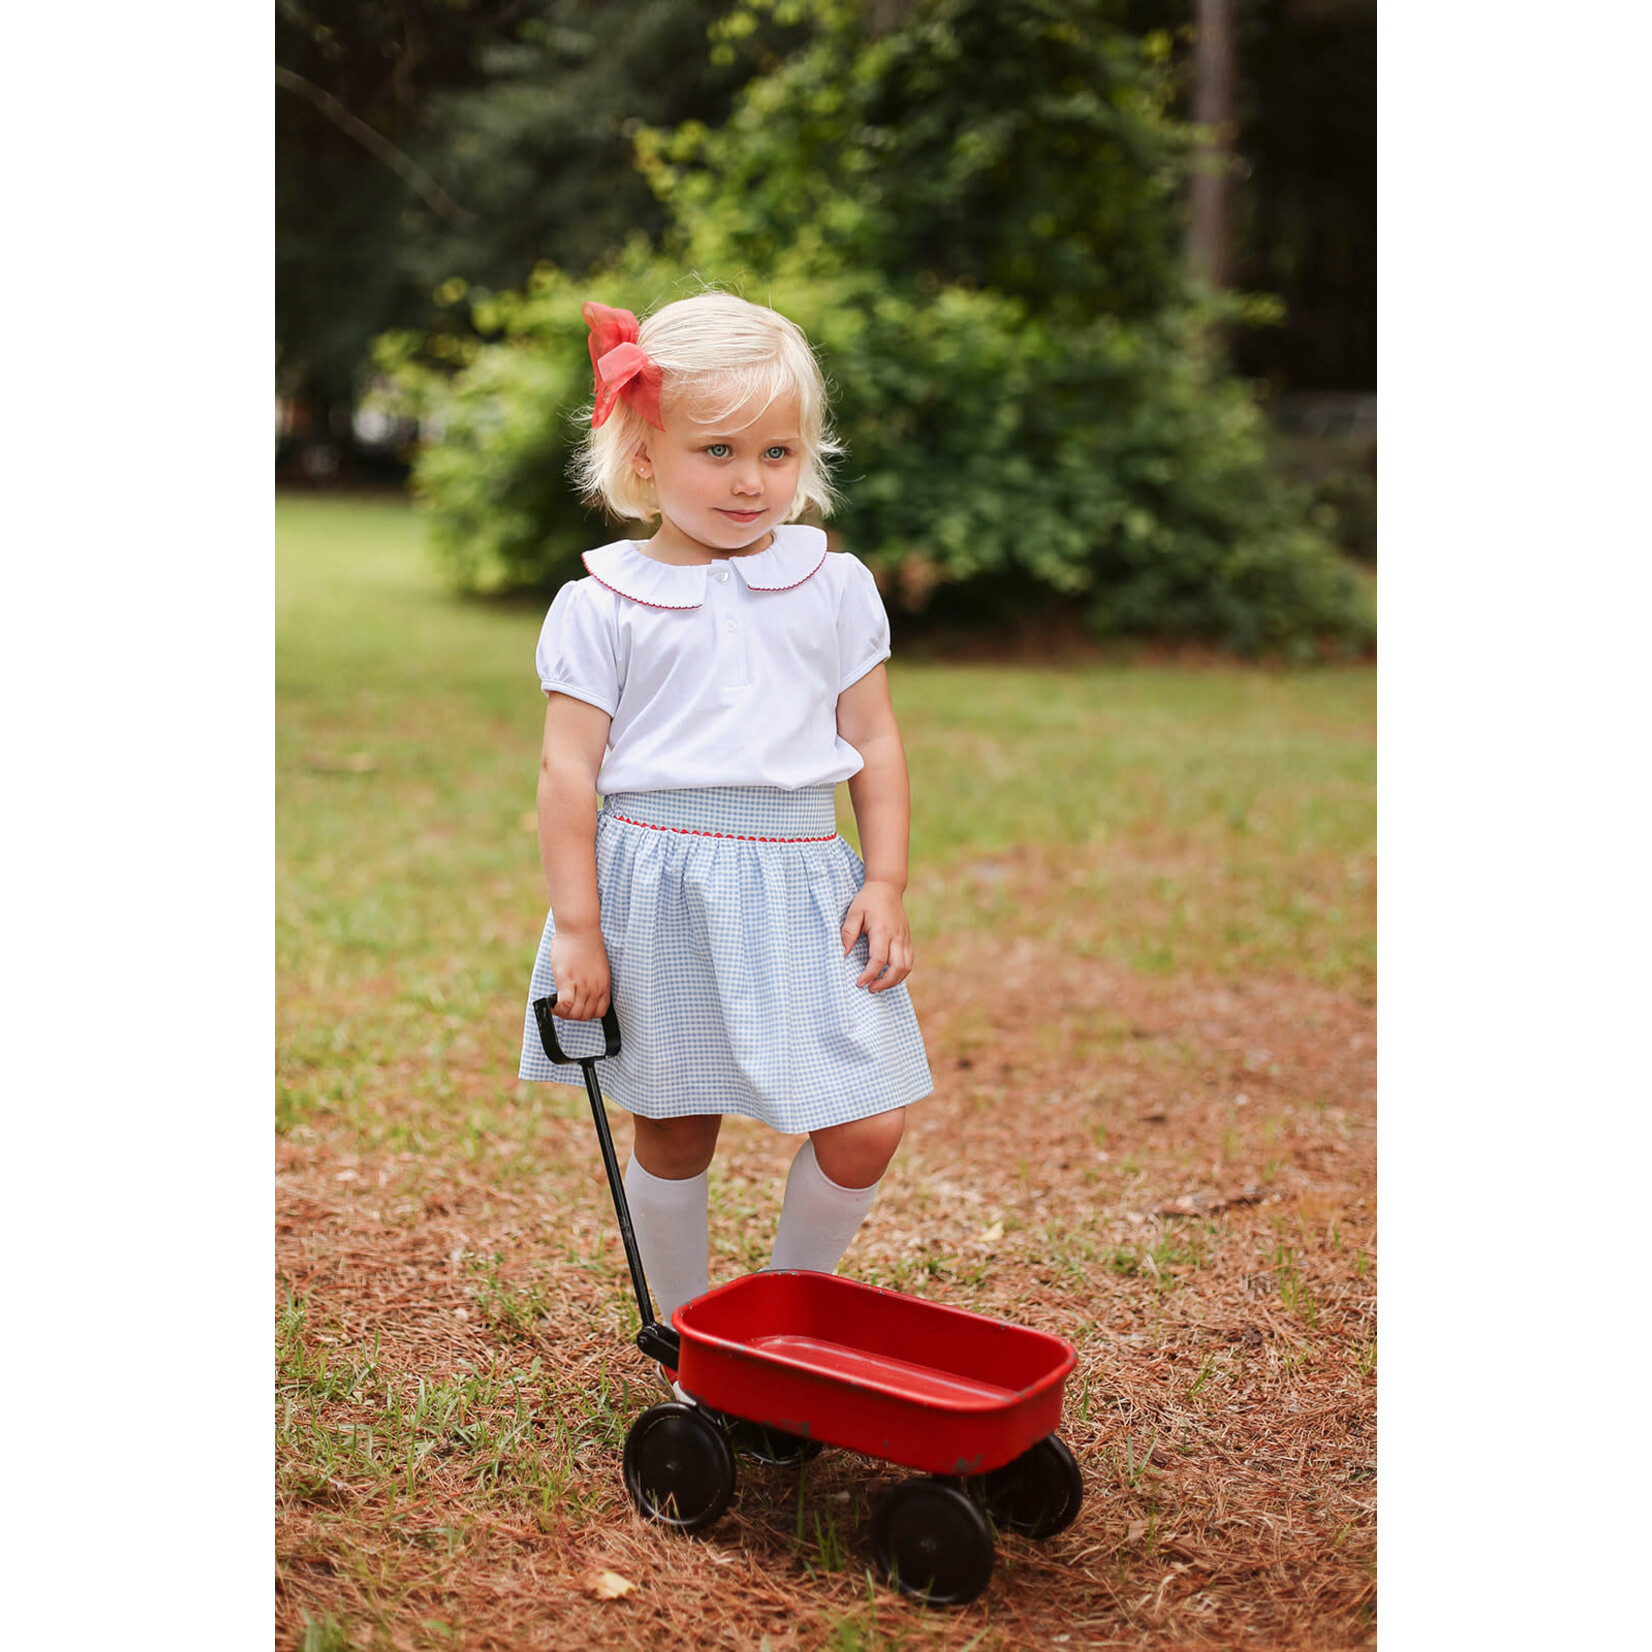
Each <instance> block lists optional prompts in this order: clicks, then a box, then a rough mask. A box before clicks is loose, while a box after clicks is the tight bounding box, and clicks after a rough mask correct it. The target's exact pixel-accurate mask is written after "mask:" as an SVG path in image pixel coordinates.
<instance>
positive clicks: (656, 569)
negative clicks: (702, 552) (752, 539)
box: [581, 522, 826, 608]
mask: <svg viewBox="0 0 1652 1652" xmlns="http://www.w3.org/2000/svg"><path fill="white" fill-rule="evenodd" d="M581 560H582V561H583V562H584V564H585V571H586V572H587V573H588V574H590V576H591V577H592V579H594V580H595V581H596V582H597V583H598V584H599V585H605V586H606V587H607V588H608V589H609V590H610V591H617V592H618V593H619V594H620V595H621V596H622V597H629V598H630V599H631V601H633V602H640V603H641V604H642V605H643V606H644V607H645V608H698V607H699V606H700V604H701V603H703V602H704V601H705V599H706V575H707V574H708V573H710V572H711V570H712V569H713V568H721V567H729V568H733V569H734V570H735V572H736V573H738V574H739V576H740V578H741V579H742V580H744V581H745V585H746V589H747V590H748V591H790V590H792V589H793V588H794V587H795V586H798V585H801V584H803V582H804V581H805V580H808V579H812V578H813V577H814V576H815V575H816V574H817V573H819V572H820V570H821V567H822V566H823V565H824V563H825V561H826V535H825V534H824V533H822V532H821V531H820V529H819V528H808V527H803V526H802V525H801V524H799V523H796V522H784V523H782V524H781V525H780V526H779V527H778V528H776V529H775V530H774V542H773V543H772V544H771V545H769V546H768V548H767V549H766V550H761V551H758V552H756V553H755V554H754V555H752V556H731V557H729V558H728V559H727V560H726V562H724V561H719V562H715V563H698V564H696V565H694V566H693V567H681V566H679V565H677V564H675V563H671V562H656V561H655V560H654V558H653V557H651V556H647V555H645V554H644V553H643V552H642V551H640V550H638V549H637V546H636V544H635V542H634V541H632V540H629V539H616V540H615V541H614V543H613V544H611V545H602V546H599V547H598V548H597V549H596V550H594V551H587V552H586V553H585V555H584V557H583V558H581Z"/></svg>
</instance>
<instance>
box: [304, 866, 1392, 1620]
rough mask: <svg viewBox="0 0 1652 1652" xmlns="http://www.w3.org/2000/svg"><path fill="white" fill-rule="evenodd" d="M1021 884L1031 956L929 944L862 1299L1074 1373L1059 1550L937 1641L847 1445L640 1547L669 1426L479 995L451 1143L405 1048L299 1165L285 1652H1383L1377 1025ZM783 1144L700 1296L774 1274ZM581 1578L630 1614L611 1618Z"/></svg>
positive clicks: (868, 1481) (589, 1172) (506, 1022)
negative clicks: (869, 1294) (923, 1061)
mask: <svg viewBox="0 0 1652 1652" xmlns="http://www.w3.org/2000/svg"><path fill="white" fill-rule="evenodd" d="M1048 870H1049V869H1048V868H1047V867H1046V868H1045V869H1044V871H1045V872H1046V873H1047V872H1048ZM1005 892H1006V891H1003V890H1000V891H995V893H1000V894H1001V893H1005ZM1007 893H1008V894H1009V895H1010V896H1012V897H1013V898H1014V899H1015V900H1017V901H1018V902H1019V903H1020V907H1021V911H1020V919H1021V921H1020V922H1019V923H1018V925H1017V929H1018V930H1019V932H1020V935H1021V938H1020V939H1019V940H1017V941H1015V942H1014V943H1013V946H1012V948H1011V950H1010V951H1009V952H1008V955H1007V957H1000V958H998V959H996V960H995V961H994V962H993V963H992V965H991V967H990V968H989V967H987V965H986V963H985V961H984V959H983V954H982V942H981V937H980V935H979V934H978V933H971V932H966V931H964V930H954V931H953V932H952V933H950V934H943V935H940V936H939V937H937V938H934V939H931V940H929V941H928V942H927V944H926V945H925V948H924V952H923V955H922V957H921V958H920V969H919V972H918V974H917V975H916V976H915V978H914V981H913V995H914V998H915V1001H916V1003H917V1007H918V1011H919V1015H920V1018H921V1020H922V1023H923V1026H924V1029H925V1034H926V1039H927V1042H928V1046H929V1050H930V1054H931V1059H932V1063H933V1066H934V1070H935V1079H936V1093H935V1095H934V1096H933V1097H931V1098H930V1099H929V1100H927V1101H925V1102H922V1103H920V1104H919V1105H917V1106H916V1107H914V1108H913V1109H912V1112H911V1114H910V1115H909V1125H908V1134H907V1139H906V1142H905V1144H904V1146H903V1147H902V1150H901V1152H900V1154H899V1155H898V1157H897V1159H896V1162H895V1164H894V1166H893V1167H892V1169H891V1172H890V1174H889V1176H888V1178H887V1180H886V1183H885V1187H884V1191H883V1194H882V1196H881V1198H880V1200H879V1203H878V1205H877V1207H876V1209H875V1210H874V1212H873V1214H872V1216H871V1217H870V1219H869V1220H868V1222H867V1225H866V1227H865V1228H864V1229H863V1231H862V1233H861V1235H860V1236H859V1238H858V1239H857V1241H856V1243H855V1245H854V1247H853V1249H852V1250H851V1251H850V1253H849V1256H848V1258H847V1259H846V1262H845V1271H846V1272H850V1273H852V1274H854V1275H856V1276H857V1277H861V1278H865V1279H869V1280H872V1281H875V1282H877V1283H882V1284H889V1285H893V1286H896V1287H899V1288H902V1289H907V1290H912V1291H915V1292H917V1293H919V1294H921V1295H924V1296H928V1297H931V1298H933V1299H935V1300H938V1301H945V1302H954V1303H958V1304H960V1305H964V1306H968V1307H971V1308H975V1309H979V1310H982V1311H985V1312H988V1313H993V1314H1002V1315H1006V1316H1011V1317H1014V1318H1016V1319H1018V1320H1021V1321H1023V1322H1025V1323H1027V1324H1030V1325H1034V1326H1038V1327H1041V1328H1045V1329H1048V1330H1052V1331H1057V1332H1059V1333H1061V1334H1063V1335H1065V1336H1067V1337H1068V1338H1070V1339H1071V1340H1072V1341H1073V1342H1074V1343H1075V1344H1076V1346H1077V1347H1078V1350H1079V1356H1080V1358H1079V1366H1078V1370H1077V1371H1076V1372H1075V1373H1074V1375H1073V1377H1072V1379H1071V1381H1070V1382H1069V1385H1068V1389H1067V1400H1066V1411H1065V1417H1064V1422H1063V1426H1062V1436H1063V1438H1064V1439H1065V1440H1066V1441H1067V1442H1068V1444H1069V1445H1070V1446H1071V1447H1072V1449H1073V1451H1074V1452H1075V1454H1076V1456H1077V1458H1078V1461H1079V1463H1080V1465H1081V1468H1082V1470H1083V1474H1084V1486H1085V1502H1084V1507H1083V1511H1082V1513H1081V1514H1080V1516H1079V1518H1078V1520H1077V1521H1076V1523H1075V1524H1074V1525H1073V1526H1072V1527H1071V1528H1069V1529H1068V1530H1067V1531H1066V1532H1065V1533H1062V1534H1061V1535H1060V1536H1058V1537H1056V1538H1055V1539H1053V1540H1052V1541H1050V1542H1048V1543H1045V1544H1034V1543H1030V1542H1026V1541H1023V1540H1021V1539H1018V1538H1015V1537H1001V1538H1000V1540H999V1546H998V1565H997V1570H996V1572H995V1574H994V1578H993V1581H992V1584H991V1587H990V1588H989V1589H988V1590H987V1592H986V1593H985V1595H984V1596H983V1597H982V1598H981V1599H980V1600H979V1601H977V1602H976V1603H975V1604H973V1605H972V1606H970V1607H967V1608H964V1609H962V1610H958V1611H944V1610H930V1611H925V1610H924V1609H922V1608H920V1607H917V1606H915V1605H913V1604H911V1603H908V1602H906V1601H904V1600H901V1599H899V1598H898V1597H896V1596H895V1595H894V1594H893V1593H891V1592H890V1591H889V1590H887V1589H885V1588H883V1587H881V1586H879V1585H875V1584H873V1583H872V1582H870V1581H869V1578H868V1575H867V1572H866V1553H865V1534H866V1526H867V1518H868V1507H869V1499H870V1498H871V1496H872V1495H873V1494H875V1492H876V1491H877V1489H878V1488H879V1487H880V1486H881V1485H884V1484H887V1483H889V1481H890V1479H891V1478H892V1477H893V1475H894V1473H895V1471H892V1470H889V1469H888V1468H887V1467H885V1466H883V1465H879V1464H877V1463H874V1462H869V1461H866V1460H863V1459H859V1458H854V1457H850V1456H847V1455H845V1454H842V1453H835V1452H828V1453H826V1454H825V1456H823V1457H822V1458H821V1459H820V1460H819V1461H818V1462H817V1463H815V1464H812V1465H810V1467H809V1469H808V1472H807V1475H806V1477H805V1478H804V1479H803V1482H802V1484H801V1486H800V1483H799V1476H798V1474H797V1473H796V1472H795V1471H787V1470H781V1469H773V1468H762V1467H758V1466H756V1465H751V1464H746V1463H742V1465H741V1469H740V1480H739V1487H738V1490H737V1493H736V1499H735V1503H734V1505H733V1507H732V1509H731V1511H730V1512H729V1514H727V1515H725V1516H724V1518H723V1519H722V1520H721V1521H719V1522H718V1524H717V1525H716V1526H714V1527H713V1528H712V1529H711V1531H710V1533H709V1534H708V1535H707V1536H705V1537H702V1538H697V1539H684V1538H681V1537H676V1536H673V1535H670V1534H668V1533H666V1532H663V1531H660V1530H658V1529H655V1528H651V1527H650V1526H648V1525H645V1524H644V1523H643V1522H642V1521H641V1520H640V1519H639V1518H638V1517H637V1516H636V1515H635V1514H634V1513H633V1512H632V1510H631V1508H630V1506H629V1504H628V1503H627V1501H626V1498H625V1495H624V1492H623V1489H622V1487H621V1483H620V1476H619V1467H618V1462H619V1448H620V1444H621V1441H622V1439H623V1434H624V1430H625V1427H626V1426H627V1424H628V1422H629V1420H630V1419H631V1418H632V1417H633V1416H635V1415H636V1413H637V1412H638V1411H640V1410H641V1409H642V1408H643V1407H644V1406H645V1405H647V1404H650V1403H652V1402H653V1400H654V1399H655V1398H657V1397H658V1396H657V1395H656V1394H655V1393H654V1392H653V1391H652V1389H651V1387H650V1385H649V1383H648V1380H647V1376H646V1372H645V1370H644V1367H643V1364H642V1361H641V1359H640V1356H638V1355H637V1354H636V1353H635V1352H634V1351H633V1350H631V1349H630V1347H629V1339H630V1336H631V1334H632V1331H633V1329H634V1323H635V1309H634V1306H633V1305H632V1304H631V1302H630V1300H629V1297H628V1294H627V1282H626V1277H625V1270H624V1267H623V1263H622V1260H621V1253H620V1250H619V1245H618V1241H617V1237H616V1235H615V1232H614V1223H613V1217H612V1212H611V1208H610V1206H609V1203H608V1193H607V1189H606V1185H605V1183H604V1181H603V1178H602V1174H601V1167H600V1162H599V1160H598V1156H597V1153H596V1149H595V1143H594V1141H593V1139H592V1133H591V1128H590V1123H589V1118H588V1115H587V1113H586V1111H585V1102H584V1098H583V1095H582V1094H580V1093H578V1092H575V1091H572V1090H566V1089H560V1088H555V1087H529V1086H521V1087H519V1088H514V1089H513V1088H512V1087H511V1086H510V1085H509V1084H508V1082H502V1081H501V1079H500V1076H499V1075H500V1073H501V1071H504V1070H509V1069H508V1068H507V1067H506V1065H505V1064H506V1063H508V1062H513V1061H514V1046H515V1040H516V1037H517V1034H518V1030H519V1025H520V1023H519V1020H518V1016H519V1013H520V1012H519V1009H518V1008H517V1005H516V1003H515V1000H514V997H513V995H511V994H509V993H503V994H500V1001H499V1004H498V1008H497V1013H493V1012H490V1014H489V1018H488V1019H487V1020H486V1023H485V1024H484V1025H478V1026H475V1027H473V1028H472V1029H470V1030H469V1031H468V1032H466V1033H463V1034H461V1035H460V1036H458V1037H456V1038H454V1039H453V1040H452V1041H451V1042H450V1043H449V1045H448V1046H447V1048H446V1049H445V1051H444V1053H443V1056H442V1059H443V1061H444V1062H446V1063H448V1064H450V1065H452V1066H454V1067H455V1068H456V1072H457V1079H456V1082H457V1084H458V1088H459V1091H460V1093H461V1094H462V1095H463V1096H464V1097H465V1098H467V1100H472V1101H474V1104H475V1105H474V1108H473V1111H472V1112H471V1114H470V1123H469V1126H468V1127H467V1128H463V1129H457V1130H456V1129H455V1128H454V1126H453V1125H452V1123H451V1121H448V1122H445V1123H444V1122H441V1121H438V1120H436V1119H435V1118H434V1116H427V1117H422V1118H421V1116H420V1114H419V1108H420V1107H421V1106H422V1105H423V1104H422V1103H420V1102H419V1101H418V1100H417V1099H416V1098H417V1095H418V1085H417V1083H416V1078H417V1074H418V1071H419V1069H420V1067H421V1063H424V1062H427V1061H428V1059H429V1058H428V1056H427V1055H426V1054H425V1053H424V1052H422V1051H420V1050H418V1049H417V1048H416V1047H413V1046H409V1047H410V1048H412V1049H413V1053H411V1054H404V1055H402V1056H399V1057H395V1056H390V1055H389V1054H387V1055H386V1058H385V1059H384V1060H382V1061H380V1062H378V1063H376V1064H374V1065H372V1066H371V1068H370V1076H369V1077H368V1078H367V1079H365V1080H364V1081H363V1089H362V1091H361V1093H360V1095H359V1096H358V1097H357V1098H355V1100H354V1102H353V1103H352V1105H353V1107H354V1109H355V1117H356V1122H355V1123H354V1125H352V1126H351V1127H348V1128H347V1127H346V1126H345V1125H344V1124H343V1123H340V1122H337V1121H336V1120H334V1121H329V1120H328V1119H327V1118H325V1117H318V1118H317V1119H316V1120H315V1121H314V1122H313V1123H312V1124H307V1125H301V1126H299V1127H298V1128H295V1129H292V1130H290V1131H288V1132H287V1133H286V1134H285V1135H284V1136H283V1137H282V1139H281V1143H280V1146H279V1149H278V1155H279V1158H278V1171H279V1177H278V1188H279V1191H278V1216H279V1238H278V1255H277V1260H278V1269H279V1282H280V1300H281V1303H282V1308H281V1347H280V1360H279V1398H278V1448H277V1478H278V1521H277V1550H278V1566H277V1637H278V1643H279V1645H281V1646H282V1647H293V1648H298V1647H303V1648H306V1649H308V1652H326V1649H330V1648H342V1647H345V1646H373V1647H395V1648H424V1647H432V1648H434V1647H454V1646H463V1647H466V1648H473V1649H476V1652H484V1649H491V1648H501V1649H503V1648H512V1649H514V1648H557V1649H561V1648H570V1649H571V1648H579V1649H582V1652H583V1649H585V1648H590V1647H639V1648H679V1647H680V1648H694V1649H700V1648H706V1649H710V1648H729V1649H735V1648H739V1649H742V1652H745V1649H751V1652H756V1649H759V1648H771V1649H773V1652H782V1649H790V1648H798V1649H803V1648H810V1649H812V1648H841V1649H848V1648H856V1647H912V1648H920V1647H922V1648H929V1647H934V1648H956V1649H960V1652H962V1649H965V1648H972V1649H973V1648H979V1649H981V1652H987V1649H990V1648H1006V1649H1008V1648H1022V1647H1035V1646H1036V1647H1044V1646H1052V1647H1054V1646H1071V1647H1081V1646H1115V1647H1154V1648H1161V1647H1178V1648H1179V1647H1201V1646H1210V1647H1256V1648H1268V1649H1270V1652H1293V1649H1296V1648H1308V1647H1315V1648H1320V1647H1349V1646H1357V1645H1366V1644H1369V1643H1370V1642H1371V1641H1372V1639H1373V1638H1374V1618H1375V1580H1374V1562H1375V1516H1374V1497H1375V1478H1374V1476H1375V1446H1376V1439H1375V1370H1374V1367H1375V1351H1376V1340H1375V1338H1376V1329H1375V1291H1374V1277H1375V1275H1374V1258H1375V1189H1374V1142H1375V1125H1374V1071H1375V1069H1374V1058H1375V1048H1374V1044H1375V1040H1374V1012H1373V1011H1372V1009H1371V1008H1370V1006H1369V1004H1368V1002H1366V1001H1365V998H1364V997H1363V995H1362V994H1361V993H1359V992H1358V991H1354V990H1349V989H1345V988H1331V987H1326V986H1319V985H1315V984H1312V983H1310V982H1306V981H1304V980H1300V979H1295V978H1293V977H1291V976H1288V975H1284V974H1281V973H1279V972H1275V973H1273V974H1271V975H1258V974H1253V975H1247V976H1246V977H1245V978H1244V979H1243V980H1242V982H1241V983H1239V984H1229V985H1221V984H1217V983H1216V982H1215V981H1214V980H1213V979H1206V980H1202V981H1201V980H1200V979H1198V978H1195V977H1194V976H1191V975H1189V974H1186V973H1179V974H1175V975H1154V974H1151V973H1141V972H1138V971H1134V970H1131V969H1129V968H1127V967H1125V966H1124V965H1123V964H1122V963H1119V962H1115V961H1112V960H1109V959H1106V958H1102V957H1096V956H1089V957H1086V956H1084V955H1083V952H1084V950H1086V949H1080V948H1076V947H1075V946H1074V945H1072V944H1071V938H1070V936H1068V935H1066V934H1065V933H1064V932H1063V931H1062V925H1063V922H1064V919H1063V916H1062V914H1063V908H1064V906H1065V905H1067V904H1069V903H1068V902H1067V899H1066V897H1065V895H1064V893H1063V890H1062V886H1061V883H1060V880H1059V877H1050V876H1044V875H1041V874H1039V873H1038V872H1037V869H1035V870H1034V872H1033V873H1029V874H1027V875H1026V876H1024V877H1022V878H1021V879H1020V881H1019V882H1017V883H1015V884H1014V885H1013V886H1012V887H1011V888H1009V889H1008V891H1007ZM529 945H530V948H531V940H530V942H529ZM381 990H382V991H383V992H385V993H390V992H391V991H392V990H393V989H392V987H391V986H390V985H389V984H386V983H381ZM333 1010H334V1012H335V1013H337V1014H338V1015H340V1016H341V1017H343V1018H348V1016H349V1014H350V1006H349V1005H348V1004H344V1005H334V1006H333ZM410 1097H412V1098H413V1099H409V1098H410ZM375 1118H376V1119H378V1120H379V1121H381V1123H382V1122H383V1121H385V1120H389V1119H391V1118H395V1119H396V1120H397V1121H398V1123H397V1127H396V1128H395V1129H390V1128H379V1129H376V1130H375V1129H374V1128H370V1127H369V1128H364V1127H363V1125H362V1121H363V1120H366V1121H368V1122H369V1124H370V1123H371V1121H372V1120H374V1119H375ZM614 1119H615V1126H616V1137H617V1139H618V1141H619V1145H620V1150H621V1154H622V1156H623V1154H624V1152H625V1149H626V1143H627V1140H628V1137H629V1130H628V1127H627V1125H626V1119H625V1115H624V1114H623V1113H620V1112H618V1111H617V1110H616V1112H615V1114H614ZM791 1148H792V1144H791V1143H787V1142H780V1141H777V1140H776V1138H775V1137H773V1136H772V1135H770V1134H768V1133H766V1132H765V1131H763V1130H762V1129H761V1128H760V1127H757V1126H754V1125H749V1124H746V1123H745V1122H743V1121H731V1123H730V1125H729V1127H728V1128H727V1129H726V1131H725V1135H724V1146H723V1148H722V1150H721V1151H720V1153H719V1157H718V1160H717V1164H716V1168H715V1169H714V1171H713V1178H714V1183H713V1228H712V1231H713V1247H714V1259H713V1279H714V1281H715V1280H718V1279H722V1278H727V1277H731V1276H732V1275H734V1274H735V1273H738V1272H740V1271H742V1270H744V1269H747V1268H750V1267H755V1266H759V1265H761V1263H762V1261H763V1260H764V1247H765V1246H766V1243H767V1240H768V1236H769V1235H770V1234H771V1233H772V1229H773V1221H774V1217H775V1214H776V1211H777V1208H778V1198H779V1191H780V1177H781V1174H782V1173H783V1170H784V1166H785V1164H786V1162H787V1160H788V1158H789V1156H790V1152H791ZM602 1572H612V1573H615V1574H618V1575H619V1576H620V1577H621V1578H623V1579H625V1580H626V1581H628V1582H629V1583H630V1584H631V1585H632V1587H631V1589H630V1590H629V1592H627V1593H625V1594H623V1595H621V1596H619V1597H617V1598H612V1599H604V1598H601V1597H600V1595H599V1594H598V1593H597V1592H595V1583H594V1579H595V1576H596V1574H600V1573H602Z"/></svg>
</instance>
